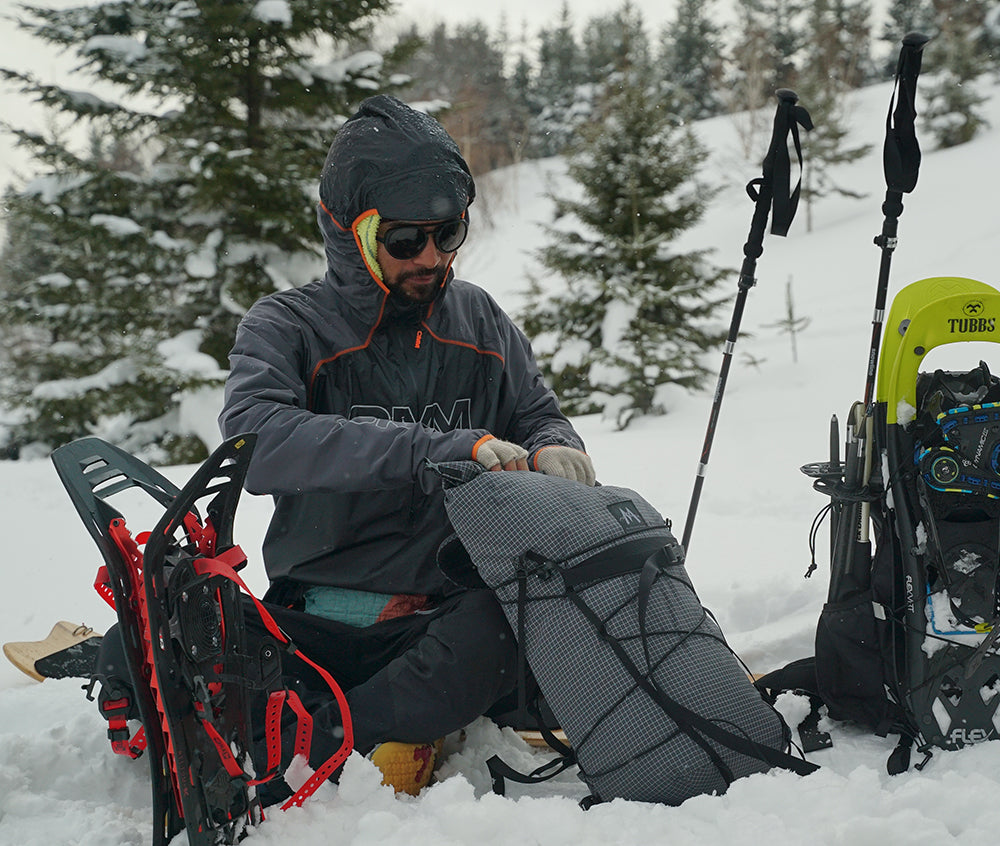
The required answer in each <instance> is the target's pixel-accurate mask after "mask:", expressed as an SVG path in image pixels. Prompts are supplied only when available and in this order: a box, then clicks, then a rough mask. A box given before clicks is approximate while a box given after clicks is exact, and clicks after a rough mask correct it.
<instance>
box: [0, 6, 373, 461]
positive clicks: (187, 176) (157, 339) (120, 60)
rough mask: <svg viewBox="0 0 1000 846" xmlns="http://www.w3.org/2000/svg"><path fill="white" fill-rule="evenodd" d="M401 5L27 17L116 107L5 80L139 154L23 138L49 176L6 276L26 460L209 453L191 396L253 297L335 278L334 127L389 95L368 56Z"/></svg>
mask: <svg viewBox="0 0 1000 846" xmlns="http://www.w3.org/2000/svg"><path fill="white" fill-rule="evenodd" d="M387 5H388V0H309V2H306V0H275V2H266V3H265V2H260V3H252V2H236V3H234V2H226V1H225V0H201V2H198V3H195V2H191V0H179V2H178V0H132V2H121V1H120V0H109V1H108V2H99V3H96V4H85V5H80V6H78V7H76V8H70V9H58V10H53V9H47V8H43V7H38V6H25V7H22V9H23V12H22V14H23V20H22V23H21V26H22V28H24V29H26V30H27V31H29V32H30V33H32V34H33V35H34V36H35V37H37V38H39V39H41V40H42V41H45V42H48V43H51V44H55V45H59V46H62V47H65V48H66V49H67V50H71V51H73V52H74V53H75V54H76V55H77V56H78V57H79V66H78V78H79V80H80V83H79V85H80V86H81V87H83V86H84V85H86V86H88V87H90V88H92V89H93V88H94V83H95V82H96V83H98V84H99V86H100V90H101V91H102V92H104V91H108V90H113V91H116V92H117V95H115V96H116V98H117V99H112V98H111V96H110V95H105V96H104V97H98V96H96V95H94V94H93V93H89V92H84V91H79V90H69V89H66V88H60V87H56V86H51V85H46V84H45V83H44V82H42V81H40V80H38V79H36V78H34V77H32V76H30V75H27V74H24V73H21V72H18V71H17V70H16V69H6V70H3V71H2V74H3V76H4V77H5V78H6V79H8V80H10V81H13V82H14V83H16V84H18V85H19V86H20V87H21V89H22V90H24V91H26V92H28V93H31V94H34V95H35V96H36V97H37V98H38V99H40V100H41V101H42V102H44V103H46V104H47V105H48V106H50V107H51V108H52V110H53V111H54V112H55V113H56V114H57V115H58V116H59V117H61V118H63V119H68V120H73V121H78V122H84V123H90V124H92V125H93V127H94V131H95V132H96V133H97V136H98V137H103V138H107V139H117V141H116V143H120V144H125V145H127V146H128V148H129V149H130V150H133V151H136V153H137V156H135V157H132V158H126V159H125V160H122V159H121V157H109V156H102V155H95V154H94V151H93V149H91V150H90V151H82V152H81V151H79V150H77V149H75V148H74V146H73V145H72V144H71V143H69V141H67V137H69V138H72V136H71V135H69V136H66V137H63V136H62V135H60V136H55V135H42V134H36V133H31V132H27V131H24V130H21V129H19V128H18V127H16V126H9V125H8V126H7V129H8V130H9V131H12V132H14V133H15V134H16V135H17V137H18V139H19V142H20V143H21V144H23V145H26V146H28V147H29V148H30V149H31V150H32V151H33V155H34V157H35V163H36V165H37V169H38V170H37V174H38V175H37V178H36V179H34V180H33V181H31V182H30V183H29V184H28V185H27V187H26V188H25V190H23V191H22V192H20V193H19V194H18V195H17V196H15V197H13V198H12V200H11V215H12V219H13V220H14V225H13V228H12V230H11V231H12V232H15V231H16V232H18V233H20V234H18V235H17V237H16V238H14V237H13V236H12V239H11V240H9V241H8V243H7V244H6V246H5V250H4V262H3V268H2V270H0V273H2V276H3V278H2V282H0V293H2V301H0V331H2V332H3V333H4V335H5V337H13V338H16V339H17V345H16V348H15V349H14V351H13V353H12V355H11V357H10V359H9V361H8V367H7V373H6V379H5V380H4V382H3V383H2V384H3V385H4V388H5V392H6V394H7V395H6V396H5V398H4V403H3V404H4V405H6V406H8V407H11V406H15V407H17V408H18V409H19V411H18V418H19V419H18V422H17V423H16V425H15V426H14V427H13V432H12V436H11V438H12V440H11V446H10V447H9V448H10V450H11V451H16V450H17V449H18V448H19V446H21V445H26V444H29V443H32V442H38V443H39V444H40V445H41V447H42V448H43V449H48V448H52V447H55V446H57V445H58V444H59V443H61V442H64V441H66V440H67V439H70V438H73V437H77V436H80V435H84V434H87V433H88V432H98V433H100V434H101V435H103V436H105V437H108V438H109V439H111V440H113V441H116V442H118V443H121V444H123V445H124V446H126V447H128V448H129V449H131V450H133V451H136V452H139V453H140V454H142V455H144V456H146V457H148V458H151V459H152V460H165V461H177V460H190V459H192V458H195V457H197V456H198V455H199V454H201V453H203V452H204V449H205V446H204V444H203V443H201V441H204V440H205V439H204V438H198V437H197V435H196V429H197V428H198V426H197V425H196V426H185V425H184V424H183V422H182V420H181V419H180V416H181V415H182V413H183V398H184V396H185V394H186V392H188V391H190V390H192V389H195V388H197V387H198V386H200V385H202V384H204V383H205V382H209V383H212V384H216V385H217V384H218V383H219V382H220V380H221V378H222V377H223V372H222V370H221V369H220V368H222V367H224V366H225V359H226V355H227V353H228V350H229V347H230V345H231V342H232V337H233V332H234V329H235V325H236V323H237V321H238V320H239V317H240V316H241V314H242V313H243V311H244V310H245V309H246V308H247V307H248V306H249V305H250V304H251V303H253V301H254V300H255V299H257V298H258V297H259V296H261V295H262V294H265V293H268V292H270V291H273V290H275V289H278V288H281V287H286V286H289V285H292V284H296V283H298V282H301V281H306V280H307V279H308V278H310V277H311V276H312V275H313V274H315V273H316V272H317V271H319V270H321V268H322V262H321V259H320V258H319V248H318V247H319V239H318V236H317V233H316V228H315V212H314V203H315V199H314V192H313V190H312V186H313V185H315V183H316V180H317V177H318V173H319V169H320V167H321V166H322V162H323V158H324V156H325V153H326V150H327V148H328V146H329V143H330V140H331V138H332V136H333V134H334V132H335V131H336V128H337V127H338V126H339V124H340V123H341V122H342V121H343V120H344V119H345V118H346V116H347V115H349V114H350V112H351V110H352V109H353V107H354V105H356V103H357V102H359V101H360V100H361V99H362V98H363V97H364V96H366V95H368V94H370V93H373V92H374V91H376V90H378V89H379V88H380V87H381V85H382V76H383V57H382V56H381V55H379V54H377V53H375V52H372V51H369V50H359V49H357V47H354V46H352V45H356V44H357V43H358V41H357V39H358V37H359V36H360V35H362V34H363V33H364V31H365V27H366V26H367V25H369V23H370V21H371V18H372V15H373V14H375V13H377V12H378V11H379V10H381V9H383V8H385V7H386V6H387ZM317 42H319V43H322V44H323V45H325V46H324V47H323V48H322V49H321V48H319V47H317ZM137 163H138V164H137ZM18 239H19V240H18ZM25 249H28V250H29V251H30V252H31V253H32V254H30V255H29V256H28V258H29V259H30V261H21V260H14V259H15V258H16V255H17V254H18V253H19V252H23V251H24V250H25ZM199 422H200V423H204V421H199ZM207 428H214V424H210V426H209V427H206V429H207ZM202 431H205V429H202Z"/></svg>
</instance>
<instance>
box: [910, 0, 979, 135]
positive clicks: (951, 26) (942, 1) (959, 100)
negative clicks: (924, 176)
mask: <svg viewBox="0 0 1000 846" xmlns="http://www.w3.org/2000/svg"><path fill="white" fill-rule="evenodd" d="M934 17H935V23H936V26H937V29H938V33H937V36H936V37H935V38H934V40H933V41H931V42H930V43H929V44H928V45H927V47H926V48H925V49H926V53H927V55H926V58H925V61H924V65H925V67H926V70H927V71H929V75H931V77H932V78H931V81H930V83H929V84H928V85H926V86H925V89H924V90H925V92H926V97H927V105H926V106H925V108H924V112H923V120H924V125H925V126H926V127H927V129H928V130H929V131H930V133H931V135H933V137H934V139H935V140H936V142H937V145H938V147H955V146H957V145H959V144H965V143H966V142H967V141H971V140H972V139H973V138H975V137H976V135H977V134H978V133H979V130H980V129H982V128H983V127H985V126H987V125H988V124H987V121H986V118H985V117H984V115H983V113H982V110H981V108H980V107H981V106H982V105H983V103H985V102H986V96H985V95H984V94H982V93H981V92H980V90H979V88H978V86H977V81H978V79H979V77H980V76H982V75H983V74H984V73H986V72H987V71H988V70H990V69H991V68H992V67H993V66H994V64H993V59H992V57H991V55H990V46H989V43H988V37H989V36H988V31H987V28H986V27H985V26H984V24H985V21H986V7H985V5H984V4H981V3H970V2H966V0H934Z"/></svg>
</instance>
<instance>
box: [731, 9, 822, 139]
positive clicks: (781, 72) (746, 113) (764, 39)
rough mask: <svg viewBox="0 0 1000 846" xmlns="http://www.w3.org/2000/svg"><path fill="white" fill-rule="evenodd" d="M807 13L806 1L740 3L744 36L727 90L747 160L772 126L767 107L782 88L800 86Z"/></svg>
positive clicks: (733, 58) (738, 44) (735, 48)
mask: <svg viewBox="0 0 1000 846" xmlns="http://www.w3.org/2000/svg"><path fill="white" fill-rule="evenodd" d="M803 8H804V0H737V9H736V11H737V16H738V25H737V27H736V31H737V32H738V33H739V36H738V40H737V41H736V43H735V45H734V46H733V48H732V54H731V65H732V69H731V71H730V73H729V79H728V80H727V84H726V91H727V92H728V95H727V99H728V104H729V110H730V111H731V112H733V113H734V114H736V115H737V119H736V127H737V131H738V132H739V136H740V142H741V146H742V148H743V154H744V156H745V157H746V158H750V156H751V153H753V152H754V151H755V150H757V149H759V148H760V146H761V140H760V136H761V135H762V134H763V133H764V132H765V131H766V130H767V128H768V126H769V125H770V118H769V116H768V114H767V112H766V110H765V109H764V106H765V105H767V104H768V103H770V102H771V98H772V97H773V96H774V92H775V91H776V90H777V89H778V88H794V87H795V86H796V84H797V81H798V80H797V76H796V70H795V54H796V52H797V51H798V50H799V49H800V47H801V46H802V42H803V36H802V26H803V23H802V12H803Z"/></svg>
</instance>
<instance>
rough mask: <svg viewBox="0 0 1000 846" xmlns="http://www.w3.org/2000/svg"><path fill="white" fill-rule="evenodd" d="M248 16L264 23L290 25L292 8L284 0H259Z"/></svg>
mask: <svg viewBox="0 0 1000 846" xmlns="http://www.w3.org/2000/svg"><path fill="white" fill-rule="evenodd" d="M250 16H251V17H253V18H256V19H257V20H259V21H263V22H264V23H280V24H282V25H284V26H291V25H292V10H291V9H290V8H289V6H288V3H286V2H285V0H259V2H258V3H257V5H256V6H254V7H253V11H251V12H250Z"/></svg>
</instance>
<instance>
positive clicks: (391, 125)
mask: <svg viewBox="0 0 1000 846" xmlns="http://www.w3.org/2000/svg"><path fill="white" fill-rule="evenodd" d="M319 196H320V204H319V208H318V209H317V217H318V220H319V225H320V230H321V231H322V233H323V240H324V244H325V248H326V259H327V268H328V272H327V277H328V278H330V277H333V279H334V280H336V281H338V282H340V283H341V284H343V283H345V282H346V283H356V284H362V283H364V284H365V285H366V287H367V286H370V282H371V279H372V278H374V279H375V281H376V282H377V283H378V284H379V285H380V286H381V287H382V288H383V289H384V285H382V272H381V269H380V268H379V266H378V262H377V261H376V259H375V250H376V244H375V230H376V229H377V228H378V224H379V221H380V220H383V219H385V220H443V219H445V218H449V217H459V216H461V215H463V214H465V213H466V210H467V208H468V206H469V204H470V203H472V201H473V199H474V198H475V196H476V187H475V182H474V181H473V179H472V174H471V173H470V171H469V166H468V164H466V162H465V159H463V158H462V154H461V153H460V152H459V149H458V145H457V144H456V143H455V142H454V140H453V139H452V138H451V136H450V135H448V133H447V132H445V130H444V128H443V127H442V126H441V124H440V123H438V122H437V121H436V120H435V119H434V118H432V117H430V116H429V115H426V114H423V113H422V112H418V111H415V110H414V109H411V108H410V107H409V106H407V105H406V104H404V103H402V102H401V101H399V100H397V99H395V98H394V97H387V96H385V95H379V96H377V97H370V98H368V99H367V100H365V101H364V102H363V103H362V104H361V107H360V108H359V109H358V111H357V112H356V113H355V114H354V115H353V116H352V117H351V118H350V119H349V120H348V121H347V122H346V123H345V124H344V125H343V126H342V127H341V128H340V130H339V131H338V132H337V135H336V137H335V138H334V140H333V143H332V144H331V145H330V151H329V153H328V154H327V157H326V162H325V163H324V165H323V172H322V174H321V175H320V186H319Z"/></svg>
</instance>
